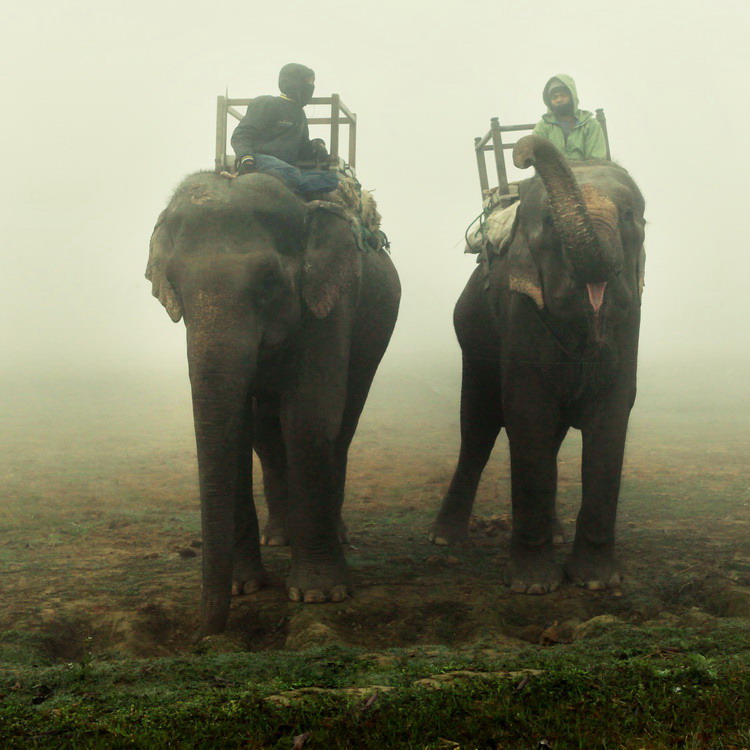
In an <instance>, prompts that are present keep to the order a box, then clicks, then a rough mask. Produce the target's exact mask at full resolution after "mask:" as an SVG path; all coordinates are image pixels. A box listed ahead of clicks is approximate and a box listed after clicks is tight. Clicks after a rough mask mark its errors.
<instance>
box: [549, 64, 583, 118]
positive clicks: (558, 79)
mask: <svg viewBox="0 0 750 750" xmlns="http://www.w3.org/2000/svg"><path fill="white" fill-rule="evenodd" d="M558 83H561V84H562V85H563V86H566V87H567V89H568V91H570V95H571V96H572V97H573V111H574V112H577V111H578V89H576V82H575V81H574V80H573V79H572V78H571V77H570V76H569V75H567V74H565V73H558V74H557V75H556V76H552V78H550V79H549V81H547V83H545V84H544V91H543V92H542V99H543V100H544V103H545V104H546V105H547V114H550V115H551V114H552V107H551V106H550V102H549V90H550V89H551V88H552V87H553V85H554V84H558Z"/></svg>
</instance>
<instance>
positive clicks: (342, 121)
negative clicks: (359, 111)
mask: <svg viewBox="0 0 750 750" xmlns="http://www.w3.org/2000/svg"><path fill="white" fill-rule="evenodd" d="M251 101H252V99H231V98H229V97H228V96H218V97H217V98H216V153H215V158H214V169H215V171H216V172H225V171H229V170H232V169H233V168H234V158H235V157H234V154H231V153H227V136H228V134H229V126H228V122H229V118H233V119H235V120H237V121H239V120H241V119H242V118H243V116H244V115H243V113H242V112H240V111H239V110H238V109H237V107H247V105H248V104H250V102H251ZM310 104H322V105H328V106H329V107H330V114H329V115H328V116H327V117H311V118H309V119H308V121H307V122H308V123H309V124H310V125H330V126H331V132H330V137H329V140H328V143H329V148H328V152H329V157H328V160H327V161H326V162H325V163H316V164H301V165H299V166H301V167H302V168H303V169H304V168H309V169H329V170H331V169H332V170H343V169H345V168H347V167H349V168H350V169H351V170H352V172H353V171H354V169H355V168H356V165H357V115H355V114H354V112H352V111H351V110H350V109H349V108H348V107H347V106H346V105H345V104H344V102H342V101H341V97H340V96H339V95H338V94H331V96H316V97H313V99H312V100H311V101H310ZM342 125H348V126H349V154H348V159H346V160H344V159H343V158H342V157H341V155H340V154H339V134H340V128H341V126H342Z"/></svg>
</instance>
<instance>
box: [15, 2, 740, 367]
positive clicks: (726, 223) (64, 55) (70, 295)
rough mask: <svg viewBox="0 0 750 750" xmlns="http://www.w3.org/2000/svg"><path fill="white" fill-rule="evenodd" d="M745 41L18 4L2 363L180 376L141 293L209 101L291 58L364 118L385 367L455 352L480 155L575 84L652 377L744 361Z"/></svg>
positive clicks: (649, 12)
mask: <svg viewBox="0 0 750 750" xmlns="http://www.w3.org/2000/svg"><path fill="white" fill-rule="evenodd" d="M749 33H750V3H748V2H747V0H734V1H731V2H730V1H726V0H725V1H722V0H718V1H717V0H712V1H709V0H699V1H696V0H681V1H680V2H676V1H672V0H669V1H666V2H665V1H659V2H654V0H650V1H649V2H645V1H642V0H636V1H635V2H632V1H631V2H609V1H608V0H596V1H594V0H582V1H579V0H569V1H568V2H565V3H559V2H547V1H546V0H538V1H537V2H534V3H527V2H519V0H513V1H512V2H506V1H505V0H494V1H492V2H461V3H458V2H441V3H436V2H423V1H420V2H408V1H402V2H391V1H390V0H386V1H385V2H383V1H381V2H378V3H357V2H351V1H349V2H334V1H331V0H322V1H320V2H313V1H310V2H304V3H302V2H295V1H294V0H288V1H287V2H285V3H272V2H263V3H260V2H252V1H250V2H247V1H245V2H227V1H225V0H217V1H216V2H213V3H200V4H197V3H196V4H194V3H185V2H177V1H176V0H174V1H169V2H168V1H166V0H152V1H151V2H141V1H140V0H134V1H131V2H127V3H119V2H118V3H113V2H106V1H105V2H102V1H101V0H99V1H98V2H93V1H89V0H86V1H78V2H73V1H70V0H57V1H56V2H51V1H50V0H48V1H47V2H38V1H36V0H29V1H28V2H24V3H12V4H11V3H6V4H5V5H4V9H3V23H2V29H0V42H1V43H0V61H1V63H2V64H0V92H1V95H2V101H3V112H4V117H3V125H2V139H0V142H1V143H2V163H3V165H4V170H3V175H4V176H3V179H2V188H1V189H2V195H1V196H0V197H1V199H2V206H3V210H2V215H1V216H2V218H1V219H0V221H1V222H2V223H1V225H0V226H1V229H0V232H1V236H2V244H1V245H0V247H1V248H2V250H1V252H2V258H3V263H2V274H0V300H2V315H1V316H0V341H1V342H2V347H3V354H4V356H3V360H2V361H3V365H4V367H10V368H14V367H17V366H25V365H28V364H31V365H35V366H41V367H42V368H43V369H45V370H47V371H51V372H54V371H55V369H57V368H66V367H68V366H70V365H77V364H83V365H85V366H87V367H91V368H100V367H101V368H108V369H109V368H112V367H115V368H118V367H121V368H124V369H133V368H140V367H144V366H145V367H184V359H185V355H184V329H183V325H182V324H179V326H176V325H174V324H173V323H172V322H171V321H170V320H169V318H168V317H167V315H166V313H165V312H164V311H163V309H162V308H161V306H160V305H159V304H158V302H157V301H156V300H154V299H153V298H152V297H151V294H150V285H149V283H148V282H146V280H145V279H144V278H143V272H144V268H145V264H146V258H147V252H148V239H149V236H150V233H151V229H152V227H153V224H154V221H155V219H156V217H157V215H158V214H159V212H160V211H161V209H162V208H163V206H164V205H165V203H166V201H167V199H168V197H169V195H170V193H171V191H172V189H173V188H174V187H175V185H176V184H177V183H178V182H179V181H180V179H181V178H182V177H183V176H184V175H185V174H188V173H190V172H193V171H196V170H199V169H210V168H212V166H213V146H214V127H215V101H216V96H217V95H218V94H222V93H223V92H224V91H225V88H227V87H228V90H229V93H230V95H233V96H237V97H244V96H254V95H258V94H264V93H276V91H277V89H276V79H277V74H278V69H279V68H280V67H281V66H282V65H283V64H284V63H287V62H300V63H303V64H305V65H308V66H310V67H312V68H313V69H314V70H315V71H316V74H317V90H316V94H317V95H319V96H325V95H328V94H330V93H331V92H338V93H340V94H341V96H342V98H343V100H344V101H345V102H346V104H347V105H348V106H349V107H350V108H351V109H352V110H353V111H355V112H356V113H357V115H358V118H359V130H358V145H359V148H358V170H357V171H358V176H359V178H360V180H361V182H362V183H363V185H364V186H365V187H368V188H374V189H375V190H376V193H375V195H376V198H377V199H378V202H379V206H380V210H381V213H382V214H383V228H384V229H385V231H386V232H387V233H388V235H389V237H390V238H391V241H392V243H393V246H392V252H393V259H394V261H395V263H396V265H397V267H398V269H399V271H400V274H401V278H402V283H403V287H404V292H403V306H402V313H401V317H400V320H399V324H398V327H397V334H396V336H395V337H394V341H393V345H392V354H391V356H393V355H395V354H398V353H399V352H401V353H406V352H417V353H425V352H430V353H434V352H442V351H446V352H452V353H454V354H456V353H457V351H458V349H457V345H456V344H455V343H454V334H453V330H452V325H451V314H452V308H453V305H454V303H455V300H456V298H457V296H458V294H459V293H460V290H461V289H462V288H463V286H464V284H465V283H466V280H467V278H468V276H469V275H470V273H471V272H472V270H473V268H474V258H473V257H471V256H465V255H463V252H462V251H463V239H462V237H463V232H464V229H465V228H466V226H467V224H468V223H469V222H470V221H471V219H473V218H474V217H475V216H476V215H477V213H478V212H479V211H480V209H481V206H480V200H479V188H478V182H477V177H476V166H475V162H474V157H473V152H472V142H473V137H474V136H476V135H482V134H483V133H484V132H485V131H486V130H487V128H488V125H489V118H490V117H491V116H494V115H497V116H499V117H500V119H501V122H506V123H513V122H531V121H535V120H537V119H538V118H539V117H540V115H541V114H542V112H543V111H544V106H543V104H542V100H541V92H542V87H543V85H544V83H545V81H546V80H547V79H548V78H549V77H550V76H552V75H554V74H555V73H569V74H570V75H572V76H573V77H574V78H575V80H576V82H577V84H578V90H579V94H580V98H581V106H582V107H583V108H584V109H590V110H594V109H595V108H596V107H603V108H604V109H605V111H606V113H607V118H608V123H609V133H610V142H611V146H612V153H613V156H614V157H615V158H616V159H617V160H618V161H620V162H621V163H622V164H623V165H624V166H625V167H626V168H627V169H628V170H629V171H630V173H631V174H632V176H633V177H634V178H635V180H636V182H638V184H639V185H640V187H641V189H642V191H643V193H644V195H645V198H646V216H647V219H648V222H649V224H648V227H647V235H646V242H647V253H648V260H647V268H646V290H645V295H644V314H643V320H644V323H643V328H642V337H641V340H642V347H641V358H642V359H643V358H644V357H648V358H651V359H655V358H658V357H660V356H663V355H665V354H672V353H677V354H680V355H687V356H691V357H692V356H695V357H698V358H701V359H708V358H710V357H727V356H730V355H736V356H738V357H743V358H744V357H747V355H748V352H749V351H750V333H748V328H749V327H748V311H749V308H750V305H749V304H748V301H747V292H746V289H747V283H748V278H749V277H750V249H749V248H748V242H747V238H746V232H745V226H744V222H745V219H746V218H747V213H748V209H747V206H746V204H747V199H746V198H747V194H748V187H747V179H748V167H749V166H750V146H749V145H748V144H749V143H750V140H749V139H748V130H749V129H750V117H749V115H750V93H749V92H750V78H749V77H748V75H749V74H750V65H748V62H750V53H748V44H747V38H748V34H749ZM308 114H309V115H314V114H317V115H323V114H325V113H324V112H323V109H322V108H321V107H318V108H317V110H314V109H313V108H308ZM316 135H324V137H326V140H327V134H323V133H316ZM516 174H517V173H516ZM524 176H525V175H524Z"/></svg>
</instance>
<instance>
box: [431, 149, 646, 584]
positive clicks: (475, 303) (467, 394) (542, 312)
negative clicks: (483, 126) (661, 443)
mask: <svg viewBox="0 0 750 750" xmlns="http://www.w3.org/2000/svg"><path fill="white" fill-rule="evenodd" d="M513 159H514V162H515V164H516V166H518V167H520V168H527V167H529V166H532V165H533V166H534V167H535V168H536V176H534V177H532V178H531V179H528V180H524V181H523V182H521V183H520V191H519V192H520V200H519V202H518V204H517V210H516V216H515V220H514V223H513V227H512V230H511V235H510V237H509V238H508V241H507V242H505V243H503V244H502V247H503V249H502V250H500V251H497V250H495V251H493V250H492V248H490V249H489V252H488V254H487V255H486V256H485V257H484V258H483V263H482V264H481V266H480V267H478V268H477V270H476V271H475V272H474V274H473V275H472V276H471V278H470V280H469V282H468V284H467V286H466V288H465V289H464V291H463V293H462V295H461V297H460V299H459V300H458V303H457V305H456V309H455V314H454V323H455V328H456V333H457V335H458V340H459V343H460V345H461V349H462V355H463V380H462V389H461V451H460V456H459V460H458V466H457V468H456V472H455V474H454V476H453V480H452V482H451V485H450V488H449V490H448V493H447V496H446V497H445V499H444V500H443V504H442V507H441V509H440V512H439V514H438V517H437V520H436V522H435V524H434V526H433V527H432V530H431V532H430V539H431V540H432V541H433V542H435V543H437V544H449V543H451V542H453V541H456V540H459V539H461V538H463V537H465V536H466V535H467V533H468V526H469V518H470V515H471V509H472V505H473V503H474V497H475V494H476V490H477V486H478V484H479V479H480V477H481V474H482V471H483V469H484V466H485V464H486V463H487V460H488V458H489V456H490V452H491V451H492V448H493V445H494V443H495V439H496V438H497V435H498V433H499V431H500V429H501V428H502V427H505V429H506V432H507V435H508V440H509V444H510V456H511V496H512V509H513V513H512V517H513V529H512V533H511V549H510V563H509V568H508V571H507V576H506V577H507V581H508V583H509V584H510V586H511V589H512V591H514V592H518V593H528V594H543V593H546V592H549V591H552V590H554V589H555V588H557V586H558V584H559V583H560V582H561V581H562V579H563V570H564V572H565V573H566V574H567V576H568V577H569V578H570V579H571V580H573V581H575V582H577V583H579V584H582V585H586V586H588V587H589V588H590V589H602V588H606V587H608V586H616V585H618V584H619V582H620V570H619V567H618V563H617V561H616V558H615V516H616V511H617V500H618V494H619V490H620V476H621V472H622V461H623V453H624V448H625V434H626V430H627V425H628V417H629V415H630V410H631V408H632V406H633V403H634V400H635V391H636V358H637V354H638V329H639V326H640V309H641V292H642V288H643V270H644V260H645V256H644V250H643V239H644V224H645V222H644V218H643V211H644V202H643V198H642V196H641V193H640V191H639V190H638V188H637V187H636V185H635V183H634V182H633V180H632V179H631V178H630V176H629V175H628V173H627V172H626V171H625V170H624V169H623V168H622V167H620V166H617V165H615V164H613V163H611V162H609V161H605V160H592V161H580V162H569V161H566V160H565V158H564V157H563V156H562V155H561V154H560V152H559V151H558V150H557V149H556V148H555V147H554V146H553V145H552V144H551V143H550V142H549V141H546V140H544V139H542V138H540V137H538V136H533V135H532V136H526V137H525V138H522V139H521V140H519V141H518V143H517V144H516V146H515V149H514V152H513ZM506 210H507V209H506ZM571 427H575V428H577V429H579V430H581V432H582V435H583V456H582V484H583V497H582V504H581V509H580V512H579V514H578V519H577V523H576V532H575V540H574V542H573V546H572V550H571V553H570V556H569V558H568V560H567V562H566V563H565V566H564V569H561V568H560V567H559V566H558V564H557V562H556V561H555V557H554V555H553V540H554V538H555V536H556V534H557V533H558V530H559V525H558V523H557V517H556V511H555V495H556V489H557V454H558V450H559V448H560V444H561V443H562V441H563V438H564V437H565V435H566V433H567V432H568V430H569V429H570V428H571Z"/></svg>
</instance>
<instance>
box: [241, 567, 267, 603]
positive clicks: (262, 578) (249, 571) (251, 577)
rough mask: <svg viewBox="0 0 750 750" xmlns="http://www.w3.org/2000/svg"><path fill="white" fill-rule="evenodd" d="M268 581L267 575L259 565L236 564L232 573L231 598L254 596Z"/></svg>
mask: <svg viewBox="0 0 750 750" xmlns="http://www.w3.org/2000/svg"><path fill="white" fill-rule="evenodd" d="M268 581H269V576H268V573H267V572H266V570H265V568H264V567H263V566H262V565H261V564H260V563H254V562H250V561H247V562H244V563H243V562H237V563H235V565H234V571H233V573H232V596H240V595H242V594H254V593H255V592H256V591H258V589H261V588H263V586H265V585H266V584H267V583H268Z"/></svg>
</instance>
